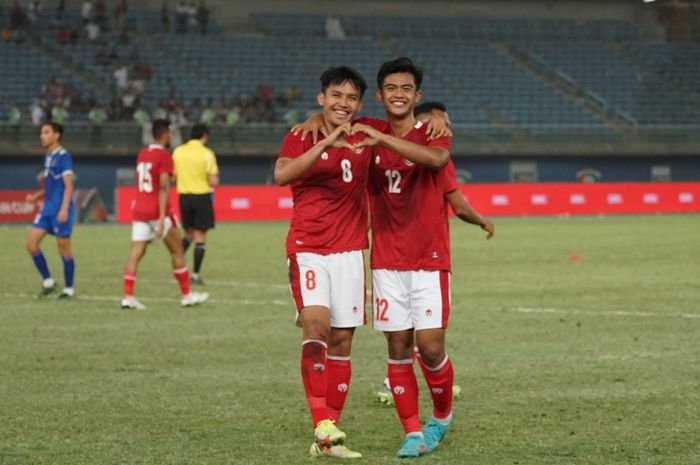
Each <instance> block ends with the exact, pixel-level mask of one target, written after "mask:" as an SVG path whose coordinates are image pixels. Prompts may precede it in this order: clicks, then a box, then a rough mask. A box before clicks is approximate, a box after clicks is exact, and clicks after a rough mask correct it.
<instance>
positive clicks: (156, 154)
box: [131, 144, 173, 221]
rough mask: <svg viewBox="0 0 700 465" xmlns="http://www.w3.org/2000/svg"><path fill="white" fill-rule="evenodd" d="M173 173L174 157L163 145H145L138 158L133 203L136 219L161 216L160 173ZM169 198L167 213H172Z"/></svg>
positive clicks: (151, 219)
mask: <svg viewBox="0 0 700 465" xmlns="http://www.w3.org/2000/svg"><path fill="white" fill-rule="evenodd" d="M162 173H168V174H169V175H171V176H172V174H173V159H172V157H171V156H170V153H169V152H168V151H167V150H165V148H163V146H161V145H156V144H151V145H149V146H148V147H144V148H142V149H141V151H140V152H139V155H138V157H137V158H136V187H137V192H136V198H135V199H134V203H133V205H132V209H131V211H132V219H133V220H134V221H154V220H157V219H158V217H159V216H160V209H159V208H158V196H159V195H160V175H161V174H162ZM172 214H173V211H172V207H171V206H170V201H169V200H168V205H167V207H166V209H165V215H166V216H168V215H172Z"/></svg>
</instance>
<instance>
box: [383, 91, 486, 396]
mask: <svg viewBox="0 0 700 465" xmlns="http://www.w3.org/2000/svg"><path fill="white" fill-rule="evenodd" d="M413 114H414V115H415V116H416V120H418V121H422V122H423V123H426V122H427V121H428V120H429V119H430V118H431V117H437V118H441V119H442V120H444V121H445V122H446V123H448V124H449V115H448V113H447V107H446V106H445V105H444V104H443V103H440V102H424V103H421V104H419V105H417V106H416V107H415V108H414V110H413ZM444 169H446V170H447V171H448V177H450V178H455V179H456V173H455V168H454V164H453V163H452V160H450V161H449V162H448V163H447V165H446V166H445V168H444ZM453 187H454V185H452V184H450V185H449V186H445V200H446V201H447V203H448V204H449V205H450V208H452V211H453V212H454V213H455V215H456V216H457V217H458V218H459V219H461V220H462V221H464V222H465V223H470V224H473V225H476V226H479V227H480V228H481V229H482V230H484V231H485V232H486V239H491V238H492V237H493V236H494V234H495V228H494V226H493V223H492V222H491V220H489V219H488V218H484V217H483V216H481V215H480V214H479V212H478V211H476V210H475V209H474V208H473V207H472V206H471V205H469V203H468V202H467V201H466V200H465V198H464V196H463V195H462V192H461V191H460V190H459V189H454V190H452V189H453ZM415 349H416V350H417V348H415ZM461 392H462V387H461V386H459V385H457V384H454V385H453V386H452V396H453V398H454V399H456V398H458V397H459V395H460V394H461ZM377 399H378V400H379V401H380V402H381V403H383V404H385V405H387V406H391V407H393V406H394V398H393V396H392V393H391V383H390V382H389V378H385V379H384V381H383V382H382V387H381V389H380V390H379V391H378V392H377Z"/></svg>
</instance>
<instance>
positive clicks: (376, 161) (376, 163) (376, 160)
mask: <svg viewBox="0 0 700 465" xmlns="http://www.w3.org/2000/svg"><path fill="white" fill-rule="evenodd" d="M379 162H380V159H379V155H377V157H376V158H375V159H374V164H375V165H378V164H379Z"/></svg>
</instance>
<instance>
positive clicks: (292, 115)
mask: <svg viewBox="0 0 700 465" xmlns="http://www.w3.org/2000/svg"><path fill="white" fill-rule="evenodd" d="M114 74H115V81H116V83H117V84H116V86H117V87H118V88H119V87H120V86H122V89H121V90H120V91H118V92H114V93H113V96H112V100H111V102H110V104H109V107H108V108H104V107H103V106H102V105H100V103H99V102H98V101H97V99H96V98H95V95H94V94H90V95H88V96H83V95H82V94H81V92H80V91H79V90H78V89H77V88H76V87H74V86H72V85H70V84H66V83H62V82H61V81H60V79H59V78H57V77H56V76H50V77H49V79H48V80H47V81H46V83H45V84H44V85H43V86H42V88H41V90H40V93H39V95H37V97H36V98H35V99H34V101H33V102H32V104H31V105H30V106H29V108H27V109H26V110H27V112H26V116H25V111H24V110H23V108H22V105H20V104H19V103H17V102H13V103H12V104H11V105H10V107H9V110H8V114H7V121H8V122H10V123H11V124H20V123H21V122H22V121H25V120H26V121H31V123H32V124H33V125H35V126H38V125H41V124H42V123H43V122H44V121H47V120H50V121H54V122H57V123H60V124H65V123H67V122H71V121H83V122H85V121H87V122H90V123H91V124H93V125H96V126H100V125H102V124H104V123H105V122H108V121H120V122H132V121H133V122H134V123H136V124H139V125H144V124H148V123H150V122H151V121H152V120H154V119H160V118H166V119H169V120H170V121H172V122H173V123H174V124H177V125H180V126H182V125H187V124H191V123H203V124H206V125H208V126H211V125H214V124H222V125H225V126H228V127H234V126H237V125H239V124H242V123H279V122H286V123H287V124H289V125H290V126H291V125H294V124H296V123H297V122H299V120H300V115H299V114H298V112H297V111H295V110H289V111H287V112H286V113H285V114H283V115H278V114H277V112H275V108H276V107H286V106H288V105H289V104H290V103H293V102H295V101H297V100H298V99H299V98H300V96H301V93H300V90H299V88H298V87H296V86H290V87H289V88H287V89H285V90H284V91H283V92H280V93H275V92H274V90H273V89H272V88H271V87H269V86H260V87H259V88H258V89H257V92H256V93H255V94H254V95H237V96H235V97H233V98H230V99H229V98H227V97H226V96H225V95H221V96H220V97H219V98H218V99H216V100H215V99H214V98H211V97H209V98H195V99H193V100H191V101H188V100H187V98H186V97H185V96H183V95H181V94H179V93H178V92H177V91H176V89H175V87H174V86H172V85H171V87H170V91H169V92H168V95H166V96H165V97H164V98H163V99H161V100H160V101H159V102H158V104H157V105H156V107H155V108H152V109H149V108H146V107H144V106H143V104H142V98H141V97H142V94H143V88H142V87H141V86H142V83H140V81H138V80H129V79H128V71H127V70H126V67H125V66H124V65H121V66H120V67H117V69H115V72H114ZM302 116H304V117H306V115H302Z"/></svg>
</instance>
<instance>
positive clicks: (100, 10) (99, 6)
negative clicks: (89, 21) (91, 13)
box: [95, 0, 107, 27]
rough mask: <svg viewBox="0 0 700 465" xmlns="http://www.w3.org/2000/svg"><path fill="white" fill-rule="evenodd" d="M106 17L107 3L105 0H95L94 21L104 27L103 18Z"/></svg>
mask: <svg viewBox="0 0 700 465" xmlns="http://www.w3.org/2000/svg"><path fill="white" fill-rule="evenodd" d="M106 18H107V4H106V3H105V0H97V1H96V2H95V21H96V22H97V24H99V25H100V27H104V25H105V19H106Z"/></svg>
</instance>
